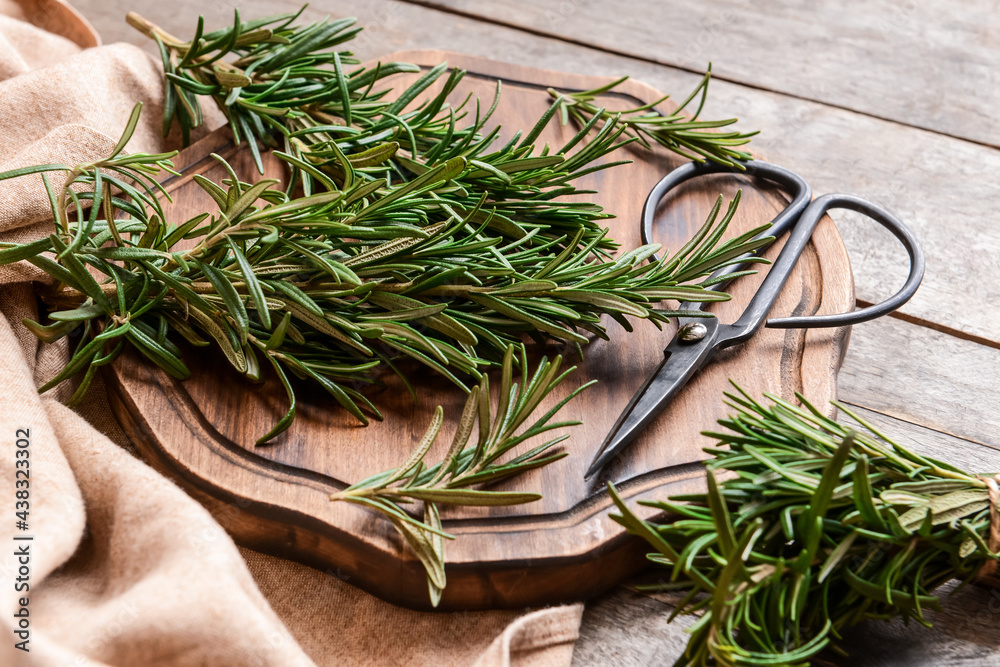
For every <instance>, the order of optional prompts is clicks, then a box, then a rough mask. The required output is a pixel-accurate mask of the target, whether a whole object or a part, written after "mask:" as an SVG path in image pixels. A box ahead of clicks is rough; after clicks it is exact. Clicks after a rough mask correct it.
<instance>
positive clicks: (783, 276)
mask: <svg viewBox="0 0 1000 667" xmlns="http://www.w3.org/2000/svg"><path fill="white" fill-rule="evenodd" d="M742 166H743V167H745V171H741V172H736V170H735V169H734V168H732V167H726V166H723V165H718V164H714V163H696V162H689V163H687V164H685V165H683V166H681V167H678V168H677V169H675V170H674V171H672V172H670V173H669V174H667V175H666V176H665V177H664V178H663V179H662V180H661V181H660V182H659V183H657V184H656V186H655V187H654V188H653V189H652V190H651V191H650V193H649V196H648V197H647V198H646V204H645V206H644V207H643V210H642V225H641V231H642V242H643V243H650V238H651V237H652V235H653V219H654V217H655V212H656V207H657V205H658V204H659V203H660V201H661V200H662V199H663V198H664V197H665V196H666V195H667V193H668V192H670V191H671V190H672V189H673V188H675V187H676V186H677V185H679V184H681V183H683V182H684V181H687V180H689V179H692V178H695V177H697V176H702V175H705V174H716V173H745V174H749V175H751V176H754V177H756V178H761V179H764V180H766V181H770V182H772V183H775V184H777V185H778V186H780V187H781V188H782V189H783V190H785V191H786V194H789V195H790V196H791V198H792V200H791V203H790V204H788V206H787V207H785V209H784V210H783V211H781V212H780V213H779V214H778V215H777V216H776V217H775V218H774V219H773V220H772V222H771V225H770V227H769V228H768V229H767V230H765V231H764V232H762V233H761V235H760V236H759V237H758V238H763V237H767V236H772V237H774V238H778V237H779V236H781V235H783V234H784V233H785V232H788V240H787V241H786V242H785V246H784V248H782V249H781V252H780V253H779V254H778V258H777V259H776V260H775V261H774V263H773V264H772V265H771V267H770V269H769V270H768V272H767V275H766V276H765V277H764V280H763V282H762V283H761V285H760V287H759V288H758V289H757V292H756V294H755V295H754V296H753V298H752V299H751V300H750V303H749V304H748V305H747V307H746V310H745V311H744V312H743V314H742V315H741V316H740V318H739V319H737V320H736V322H734V323H733V324H720V323H719V321H718V320H717V319H714V318H705V317H680V318H678V323H677V324H678V328H677V333H676V335H675V336H674V339H673V340H672V341H671V343H670V345H669V346H667V349H666V350H664V359H663V361H662V362H660V365H659V366H658V367H657V369H656V371H655V372H654V373H653V374H652V375H651V376H650V377H649V379H647V380H646V382H645V383H644V384H643V386H642V388H641V389H639V391H638V392H637V393H636V394H635V396H633V397H632V400H631V401H629V404H628V406H626V408H625V410H624V412H622V414H621V416H620V417H619V418H618V421H617V422H616V423H615V425H614V426H613V427H612V428H611V431H610V433H609V434H608V436H607V438H606V439H605V441H604V443H603V444H602V445H601V448H600V449H599V450H598V451H597V455H596V456H595V457H594V460H593V462H592V463H591V464H590V468H589V469H588V470H587V473H586V474H585V475H584V479H590V478H591V477H592V476H594V475H595V474H597V473H598V472H600V471H601V470H602V469H603V468H604V466H605V465H607V463H608V462H609V461H611V460H612V459H613V458H615V457H616V456H617V455H618V454H619V453H620V452H621V451H622V450H624V449H625V448H626V447H628V445H629V444H631V443H632V441H633V440H635V438H636V436H637V435H638V434H639V433H640V432H642V430H643V429H644V428H645V427H646V426H648V425H649V423H650V422H651V421H653V419H654V418H655V417H656V416H657V415H658V414H659V413H660V412H661V411H662V410H663V409H664V408H665V407H666V406H667V405H668V404H669V403H670V401H671V400H672V399H673V398H674V396H676V395H677V393H678V392H679V391H680V390H681V389H682V388H683V387H684V385H686V384H687V382H688V381H689V380H690V379H691V378H692V377H693V376H694V375H695V373H697V372H698V370H699V369H700V368H702V367H703V366H704V365H705V364H706V363H708V362H709V360H711V359H712V357H714V356H715V355H716V354H717V353H718V352H719V351H720V350H723V349H725V348H727V347H731V346H733V345H739V344H740V343H744V342H746V341H747V340H749V339H750V338H752V337H753V335H754V334H755V333H757V331H758V330H759V329H760V328H761V326H766V327H770V328H772V329H811V328H821V327H843V326H848V325H852V324H858V323H861V322H867V321H868V320H872V319H875V318H877V317H881V316H883V315H887V314H889V313H891V312H892V311H894V310H896V309H897V308H899V307H900V306H902V305H903V304H904V303H906V302H907V301H909V299H910V297H912V296H913V294H914V293H915V292H916V291H917V288H918V287H919V286H920V281H921V280H922V279H923V275H924V254H923V250H922V249H921V247H920V243H919V242H918V241H917V238H916V237H915V236H914V235H913V232H911V231H910V230H909V229H908V228H907V227H906V225H904V224H903V223H902V221H900V220H899V219H898V218H896V217H895V216H894V215H893V214H892V213H890V212H889V211H887V210H885V209H884V208H882V207H881V206H878V205H877V204H873V203H871V202H869V201H866V200H864V199H861V198H860V197H855V196H853V195H844V194H832V195H823V196H822V197H818V198H817V199H816V200H814V201H813V200H812V189H811V188H810V187H809V184H808V183H806V181H805V180H804V179H803V178H802V177H801V176H799V175H798V174H796V173H795V172H793V171H790V170H788V169H785V168H783V167H779V166H777V165H774V164H770V163H767V162H756V161H754V162H745V163H742ZM836 208H842V209H850V210H853V211H857V212H858V213H861V214H863V215H865V216H867V217H869V218H871V219H872V220H874V221H875V222H877V223H879V224H880V225H882V226H883V227H885V228H886V229H888V230H889V231H890V232H891V233H892V234H893V235H894V236H895V237H896V238H897V239H899V240H900V242H902V244H903V247H904V248H905V249H906V252H907V254H908V255H909V262H910V268H909V276H908V277H907V279H906V282H905V284H904V285H903V287H902V288H901V289H900V290H899V291H898V292H896V293H895V294H894V295H892V296H891V297H889V298H888V299H886V300H885V301H883V302H882V303H879V304H875V305H873V306H868V307H866V308H860V309H858V310H855V311H853V312H849V313H841V314H838V315H814V316H806V317H782V318H777V319H766V318H767V315H768V313H769V312H770V310H771V307H772V306H773V305H774V302H775V300H776V299H777V297H778V294H779V293H780V292H781V288H782V287H783V286H784V285H785V282H786V281H787V280H788V276H789V275H790V274H791V272H792V269H794V268H795V264H796V262H797V261H798V259H799V256H800V255H801V254H802V251H803V250H804V249H805V247H806V245H807V244H808V243H809V239H810V238H811V237H812V233H813V230H814V229H815V228H816V225H817V224H818V223H819V221H820V219H822V217H823V214H825V213H826V212H827V211H829V210H830V209H836ZM751 256H752V254H748V255H745V256H744V258H745V259H749V258H750V257H751ZM651 261H657V259H656V257H655V255H654V256H653V257H652V258H651ZM745 267H746V265H745V264H737V265H733V266H728V267H725V268H723V269H720V270H719V271H717V272H716V273H713V274H712V276H711V277H710V278H709V281H710V282H715V281H716V280H717V279H720V278H721V279H722V280H721V281H719V282H717V283H716V284H717V285H718V287H714V288H713V289H720V290H721V289H725V286H726V285H727V284H729V282H731V280H729V281H727V280H725V276H727V275H730V274H733V273H735V272H737V271H741V270H743V269H744V268H745ZM704 305H705V304H704V303H700V302H688V303H684V304H682V305H681V308H680V309H681V310H684V311H696V310H701V309H702V308H703V307H704Z"/></svg>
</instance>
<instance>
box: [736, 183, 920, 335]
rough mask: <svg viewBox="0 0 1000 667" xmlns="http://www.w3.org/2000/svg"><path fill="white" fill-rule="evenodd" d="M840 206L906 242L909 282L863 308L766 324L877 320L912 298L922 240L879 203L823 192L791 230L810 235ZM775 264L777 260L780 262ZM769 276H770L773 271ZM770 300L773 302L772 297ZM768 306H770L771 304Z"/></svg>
mask: <svg viewBox="0 0 1000 667" xmlns="http://www.w3.org/2000/svg"><path fill="white" fill-rule="evenodd" d="M838 208H841V209H848V210H851V211H855V212H857V213H860V214H862V215H864V216H865V217H867V218H870V219H872V220H874V221H875V222H877V223H879V224H880V225H882V226H883V227H885V228H886V229H887V230H889V232H891V233H892V235H893V236H895V237H896V238H897V239H899V241H900V243H902V244H903V248H904V249H905V250H906V254H907V255H908V256H909V261H910V267H909V273H908V275H907V277H906V282H905V283H903V286H902V287H901V288H899V291H897V292H896V293H895V294H893V295H892V296H890V297H889V298H888V299H885V300H884V301H882V302H881V303H877V304H875V305H873V306H868V307H866V308H860V309H858V310H855V311H852V312H849V313H840V314H838V315H810V316H805V317H781V318H777V319H770V320H768V321H767V323H766V324H765V326H767V327H769V328H772V329H813V328H824V327H843V326H847V325H851V324H860V323H861V322H867V321H869V320H874V319H875V318H877V317H882V316H883V315H888V314H889V313H891V312H893V311H895V310H897V309H898V308H899V307H900V306H902V305H903V304H904V303H906V302H907V301H909V300H910V298H912V297H913V295H914V294H915V293H916V291H917V288H918V287H920V281H921V280H923V277H924V265H925V259H924V251H923V248H921V247H920V242H919V241H918V240H917V237H916V236H914V234H913V232H912V231H910V229H909V227H907V226H906V225H905V224H903V221H902V220H900V219H899V218H897V217H896V216H894V215H893V214H892V213H890V212H889V211H887V210H886V209H884V208H882V207H881V206H879V205H878V204H873V203H872V202H870V201H867V200H865V199H862V198H861V197H856V196H854V195H843V194H835V195H823V196H822V197H819V198H818V199H816V201H814V202H813V203H812V204H810V205H809V207H808V208H807V209H806V210H805V212H804V213H803V214H802V217H801V219H800V220H799V222H798V223H797V224H796V225H795V229H794V230H793V232H792V233H793V234H794V235H799V236H800V237H803V236H805V235H806V233H807V232H806V230H808V235H809V236H811V235H812V230H813V229H815V227H816V225H817V223H818V222H819V221H820V219H822V217H823V215H824V214H825V213H826V212H827V211H829V210H831V209H838ZM800 228H801V229H802V232H801V233H800V231H799V230H800ZM806 241H808V238H806ZM786 247H787V244H786ZM803 247H804V245H803ZM797 252H799V253H801V252H802V250H801V249H799V250H798V251H797ZM782 254H784V248H783V249H782ZM780 259H781V255H779V256H778V260H779V261H780ZM775 264H777V262H776V263H775ZM773 268H774V267H772V269H771V270H773ZM788 270H789V271H790V270H791V269H790V268H789V269H788ZM767 277H768V278H769V277H770V272H769V273H768V276H767ZM785 278H787V276H785ZM764 282H765V283H766V282H767V278H765V279H764ZM782 282H784V281H782ZM763 287H764V285H761V288H762V289H763ZM779 289H780V288H779ZM757 294H758V295H760V294H761V290H758V292H757ZM771 301H772V303H773V298H772V299H771ZM748 310H749V309H748ZM768 310H770V306H768ZM765 315H766V312H765ZM741 319H742V318H741Z"/></svg>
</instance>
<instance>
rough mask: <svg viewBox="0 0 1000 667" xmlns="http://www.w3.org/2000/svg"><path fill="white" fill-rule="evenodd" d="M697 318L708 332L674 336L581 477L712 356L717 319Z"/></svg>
mask: <svg viewBox="0 0 1000 667" xmlns="http://www.w3.org/2000/svg"><path fill="white" fill-rule="evenodd" d="M686 321H691V320H686ZM697 321H698V322H701V323H702V324H704V325H705V327H706V328H707V329H708V333H707V334H706V335H705V337H704V338H702V339H701V340H700V341H698V342H696V343H687V342H684V341H680V340H678V339H677V337H676V336H675V337H674V340H673V341H671V343H670V345H669V346H668V347H667V349H666V350H665V351H664V359H663V361H662V362H660V365H659V366H657V368H656V370H655V371H654V372H653V374H652V375H650V376H649V378H648V379H647V380H646V382H645V383H644V384H643V385H642V387H641V388H640V389H639V391H637V392H636V393H635V395H634V396H633V397H632V400H630V401H629V404H628V405H627V406H626V407H625V410H624V411H623V412H622V414H621V416H620V417H618V421H616V422H615V425H614V426H612V427H611V431H610V432H609V433H608V437H607V438H606V439H605V440H604V443H603V444H602V445H601V447H600V449H598V450H597V455H596V456H595V457H594V460H593V462H592V463H591V464H590V467H589V468H588V469H587V472H586V474H585V475H584V476H583V478H584V479H590V478H591V477H593V476H594V475H595V474H597V473H598V472H600V470H601V469H602V468H604V466H605V465H607V463H608V461H610V460H611V459H613V458H614V457H615V456H617V455H618V453H619V452H620V451H621V450H623V449H624V448H625V447H628V446H629V445H630V444H631V443H632V441H633V440H635V438H636V437H637V436H638V435H639V433H641V432H642V430H643V429H644V428H646V426H648V425H649V423H650V422H651V421H653V419H655V418H656V416H657V415H658V414H660V412H662V411H663V409H664V408H665V407H666V406H667V405H668V404H669V403H670V401H671V400H673V398H674V396H676V395H677V393H678V392H679V391H680V390H681V388H683V387H684V385H685V384H687V382H688V380H690V379H691V376H693V375H694V374H695V372H697V371H698V369H699V368H701V367H702V366H703V365H704V364H705V362H706V361H708V359H709V358H711V356H712V354H713V353H714V352H715V350H716V344H715V343H716V338H717V337H718V331H719V321H718V320H716V319H701V318H699V319H698V320H697ZM684 323H685V320H682V321H681V322H679V324H680V325H683V324H684Z"/></svg>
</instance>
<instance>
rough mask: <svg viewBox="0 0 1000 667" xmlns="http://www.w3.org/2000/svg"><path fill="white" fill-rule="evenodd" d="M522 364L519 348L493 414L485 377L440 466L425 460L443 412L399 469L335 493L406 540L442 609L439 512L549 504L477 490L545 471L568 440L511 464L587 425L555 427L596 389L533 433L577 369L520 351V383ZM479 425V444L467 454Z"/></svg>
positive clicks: (508, 363) (507, 362)
mask: <svg viewBox="0 0 1000 667" xmlns="http://www.w3.org/2000/svg"><path fill="white" fill-rule="evenodd" d="M515 362H518V359H517V358H516V356H515V354H514V346H510V347H508V348H507V352H506V355H505V356H504V360H503V364H502V369H503V370H502V374H501V380H500V390H499V393H498V403H497V406H496V411H495V412H493V411H491V408H490V385H489V379H488V376H486V375H483V377H482V380H481V381H480V384H479V385H478V386H476V387H473V389H472V391H471V392H470V393H469V398H468V399H467V400H466V403H465V409H464V410H463V412H462V416H461V418H460V419H459V421H458V426H457V428H456V430H455V436H454V438H453V439H452V442H451V446H450V447H449V448H448V452H447V453H446V454H445V456H444V458H443V459H442V460H441V462H440V463H437V464H435V465H428V464H426V463H425V461H424V458H425V457H426V455H427V452H428V451H429V450H430V448H431V446H433V444H434V441H435V439H436V438H437V435H438V432H439V431H440V429H441V425H442V423H443V421H444V415H443V412H442V410H441V407H440V406H438V408H437V411H436V412H435V413H434V417H433V419H432V420H431V424H430V426H429V427H428V428H427V432H426V433H425V434H424V436H423V437H422V438H421V439H420V442H419V444H418V445H417V448H416V449H415V450H414V451H413V453H412V454H411V455H410V456H409V458H407V459H406V461H405V462H404V463H402V464H401V465H400V466H399V467H398V468H396V469H395V470H389V471H386V472H383V473H381V474H378V475H374V476H372V477H369V478H368V479H366V480H363V481H361V482H358V483H357V484H354V485H353V486H351V487H349V488H347V489H345V490H344V491H341V492H339V493H335V494H333V495H332V496H331V499H332V500H342V501H347V502H351V503H357V504H359V505H363V506H365V507H368V508H371V509H374V510H376V511H378V512H381V513H382V514H383V515H384V516H386V517H387V518H388V519H389V520H390V521H391V522H392V525H393V526H395V528H396V530H397V531H399V533H400V534H401V535H402V536H403V537H404V538H405V539H406V541H407V543H408V544H409V545H410V547H411V548H412V549H413V551H414V553H416V555H417V557H418V558H420V561H421V563H423V565H424V568H425V569H426V570H427V584H428V588H429V590H430V596H431V603H432V604H433V605H434V606H437V604H438V602H439V601H440V599H441V592H442V591H443V590H444V587H445V572H444V541H443V540H444V539H445V538H446V539H454V538H453V537H452V536H451V535H448V534H447V533H445V532H444V530H443V528H442V527H441V516H440V512H439V510H438V505H442V504H458V505H466V506H469V505H472V506H476V505H479V506H483V505H516V504H521V503H527V502H532V501H534V500H538V499H540V498H541V495H539V494H537V493H521V492H514V491H491V490H483V489H474V488H470V487H473V486H479V485H483V484H492V483H494V482H498V481H501V480H503V479H507V478H509V477H512V476H514V475H518V474H521V473H523V472H526V471H528V470H533V469H535V468H540V467H542V466H545V465H548V464H549V463H552V462H554V461H558V460H559V459H561V458H563V457H564V456H566V452H553V451H552V448H553V447H555V446H556V445H557V444H559V443H560V442H562V441H563V440H565V439H566V438H568V437H569V436H568V435H562V436H559V437H557V438H554V439H552V440H549V441H548V442H545V443H543V444H541V445H537V446H535V447H533V448H531V449H530V450H528V451H526V452H524V453H522V454H519V455H517V456H515V457H513V458H509V457H508V458H505V455H507V454H508V453H510V452H511V451H512V450H513V449H514V448H515V447H517V446H518V445H520V444H522V443H524V442H525V441H527V440H529V439H531V438H534V437H536V436H538V435H541V434H543V433H546V432H548V431H551V430H553V429H558V428H565V427H568V426H575V425H577V424H579V422H551V421H550V420H551V419H552V418H553V417H554V416H555V414H556V413H557V412H558V411H559V410H560V409H561V408H562V407H563V406H564V405H565V404H566V403H568V402H569V401H570V400H572V399H573V397H575V396H576V395H577V394H579V393H580V392H581V391H583V390H584V389H586V388H587V387H589V386H590V385H591V384H593V382H590V383H587V384H585V385H583V386H580V387H578V388H576V389H575V390H573V391H572V392H571V393H570V394H569V395H568V396H567V397H566V398H564V399H562V400H561V401H560V402H559V403H558V404H557V405H555V406H554V407H552V408H551V409H550V410H549V411H548V412H546V413H545V414H544V415H542V416H541V417H538V418H537V419H536V420H535V421H534V423H533V424H532V425H531V426H529V427H528V428H526V429H524V430H521V427H522V426H523V425H524V424H525V423H527V422H528V420H529V419H530V418H531V417H532V415H533V414H534V412H535V410H536V409H537V408H538V406H539V405H540V404H541V402H542V400H543V399H544V398H545V397H546V396H547V395H548V394H549V393H550V392H551V391H552V390H553V389H555V388H556V387H557V386H559V384H560V383H561V382H562V381H563V379H565V377H566V376H567V375H568V374H570V373H571V372H573V370H575V367H574V368H570V369H567V370H565V371H563V372H561V373H560V369H561V366H562V358H561V357H556V358H555V359H554V360H553V361H551V362H550V361H548V360H547V359H544V358H543V359H542V360H541V361H540V362H539V364H538V366H537V368H536V369H535V372H534V373H530V372H529V371H530V369H529V365H528V360H527V352H526V350H525V348H524V346H523V345H522V346H520V360H519V370H520V374H521V382H520V384H517V383H515V382H514V376H513V372H514V364H515ZM477 422H478V429H476V431H477V433H478V438H477V439H476V441H475V444H474V445H473V446H471V447H466V445H467V444H468V443H469V439H470V438H471V437H472V435H473V430H474V427H475V426H476V424H477ZM413 501H421V502H423V521H420V520H418V519H416V518H414V517H413V516H411V515H410V514H408V513H407V512H406V511H405V509H404V508H403V507H402V505H405V504H409V503H411V502H413Z"/></svg>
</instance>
